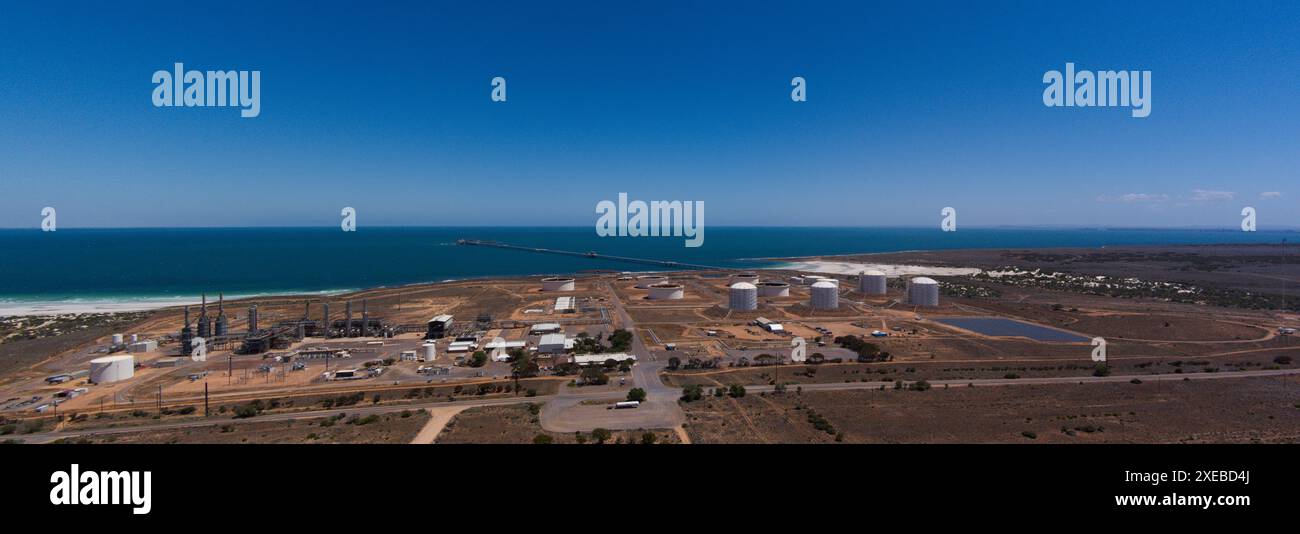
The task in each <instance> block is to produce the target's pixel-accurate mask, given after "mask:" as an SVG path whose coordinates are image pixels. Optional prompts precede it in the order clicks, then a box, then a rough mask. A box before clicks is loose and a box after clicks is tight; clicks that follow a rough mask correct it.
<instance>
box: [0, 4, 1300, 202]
mask: <svg viewBox="0 0 1300 534" xmlns="http://www.w3.org/2000/svg"><path fill="white" fill-rule="evenodd" d="M655 4H657V3H651V2H647V3H642V2H597V1H592V2H565V1H555V2H511V1H504V2H456V3H446V4H442V3H438V2H409V3H392V2H376V1H370V2H346V3H345V2H312V3H307V2H302V3H295V4H288V3H280V2H242V1H227V2H177V1H169V2H131V1H127V2H86V3H81V2H21V3H16V2H6V5H5V7H4V9H3V15H2V16H0V193H3V194H0V227H36V226H38V225H39V222H40V211H41V208H42V207H44V206H54V207H56V208H57V209H58V211H59V223H60V225H61V226H63V227H83V226H90V227H100V226H259V225H296V226H302V225H311V226H316V225H321V226H324V225H336V224H337V223H338V219H339V210H340V209H341V208H342V207H343V206H353V207H355V208H356V209H357V210H358V212H359V217H358V220H359V222H360V223H361V224H362V225H367V224H370V225H381V224H382V225H584V226H585V225H592V224H594V222H595V219H596V214H595V212H594V209H595V204H596V203H597V202H598V201H600V200H603V199H614V198H616V195H617V194H618V193H619V192H620V191H626V192H628V193H629V195H630V196H631V197H632V198H634V199H644V200H653V199H677V200H703V201H705V205H706V222H707V223H708V224H713V225H844V226H875V225H889V226H896V225H925V226H930V225H937V224H938V220H939V210H940V209H941V208H942V207H944V206H954V207H957V208H958V212H959V221H960V223H961V224H965V225H980V226H982V225H1093V226H1157V227H1159V226H1216V227H1230V226H1235V225H1236V224H1237V221H1238V220H1239V218H1240V217H1239V216H1238V213H1239V212H1240V211H1241V208H1242V207H1243V206H1248V205H1249V206H1255V207H1256V208H1257V209H1258V210H1259V220H1260V226H1261V227H1270V226H1300V188H1298V187H1296V186H1297V184H1300V59H1298V58H1300V30H1297V28H1300V7H1298V6H1297V4H1296V3H1294V2H1213V3H1209V2H1204V3H1202V2H1167V3H1166V2H1105V1H1092V2H1084V3H1079V2H1069V3H1066V2H1041V1H1027V2H998V1H988V2H964V1H963V2H890V3H872V2H844V3H838V2H836V3H832V2H816V1H811V2H810V1H796V2H782V3H765V2H736V3H730V2H697V3H686V2H671V1H669V2H664V4H665V5H663V6H660V5H655ZM177 61H180V62H183V63H185V65H186V66H187V68H195V69H200V70H209V69H211V70H218V69H219V70H227V69H246V70H261V71H262V112H261V116H260V117H257V118H253V119H243V118H240V117H239V113H238V111H237V110H234V109H226V108H215V109H214V108H207V109H203V108H189V109H186V108H155V107H153V106H152V104H151V98H150V96H151V93H152V90H153V84H152V83H151V81H150V77H151V75H152V73H153V72H154V71H156V70H160V69H165V70H169V69H170V68H171V65H172V64H173V63H174V62H177ZM1067 61H1073V62H1075V63H1076V64H1078V65H1079V68H1081V69H1090V70H1109V69H1140V70H1151V71H1152V77H1153V88H1152V113H1151V116H1150V117H1149V118H1146V119H1135V118H1131V117H1130V116H1129V113H1128V111H1127V110H1121V109H1105V108H1094V109H1062V108H1055V109H1052V108H1047V107H1045V106H1044V105H1043V104H1042V92H1043V87H1044V85H1043V83H1042V81H1041V79H1042V76H1043V73H1044V72H1045V71H1047V70H1051V69H1058V70H1059V69H1063V68H1064V65H1065V62H1067ZM494 76H504V77H506V79H507V81H508V97H509V101H508V102H506V103H493V102H491V101H490V99H489V92H490V89H491V87H490V85H489V82H490V80H491V79H492V77H494ZM793 76H803V77H805V78H806V79H807V80H808V102H805V103H794V102H791V101H790V98H789V92H790V79H791V77H793ZM1264 193H1278V194H1279V195H1273V194H1270V195H1263V194H1264Z"/></svg>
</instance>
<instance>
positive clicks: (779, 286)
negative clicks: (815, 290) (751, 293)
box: [758, 282, 790, 297]
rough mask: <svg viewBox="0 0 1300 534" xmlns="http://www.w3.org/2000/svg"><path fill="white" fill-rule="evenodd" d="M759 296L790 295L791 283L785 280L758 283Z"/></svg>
mask: <svg viewBox="0 0 1300 534" xmlns="http://www.w3.org/2000/svg"><path fill="white" fill-rule="evenodd" d="M758 296H760V297H788V296H790V284H787V283H785V282H763V283H761V284H758Z"/></svg>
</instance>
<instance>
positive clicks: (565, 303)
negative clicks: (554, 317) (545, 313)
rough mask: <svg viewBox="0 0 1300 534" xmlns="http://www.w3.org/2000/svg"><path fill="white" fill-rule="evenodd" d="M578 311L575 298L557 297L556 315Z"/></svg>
mask: <svg viewBox="0 0 1300 534" xmlns="http://www.w3.org/2000/svg"><path fill="white" fill-rule="evenodd" d="M576 309H577V306H576V305H575V304H574V299H573V297H556V299H555V313H573V311H574V310H576Z"/></svg>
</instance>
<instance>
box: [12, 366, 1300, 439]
mask: <svg viewBox="0 0 1300 534" xmlns="http://www.w3.org/2000/svg"><path fill="white" fill-rule="evenodd" d="M646 363H650V364H652V365H647V366H645V368H644V369H645V370H644V371H642V372H643V373H650V374H651V375H654V374H655V373H657V370H656V371H653V372H652V371H651V368H652V367H653V364H654V363H656V362H646ZM660 365H662V364H660ZM638 367H641V365H640V364H638V365H636V366H633V369H636V368H638ZM660 368H662V367H660ZM1297 374H1300V369H1273V370H1263V371H1236V372H1230V371H1220V372H1216V373H1181V374H1163V375H1116V376H1104V377H1097V376H1079V377H1043V378H1017V379H1005V378H990V379H980V380H935V381H931V382H930V385H931V386H939V387H942V386H944V385H948V386H949V387H965V386H970V387H996V386H1023V385H1052V384H1091V383H1113V382H1129V381H1131V380H1133V379H1138V380H1142V381H1143V382H1158V381H1181V380H1219V379H1230V378H1251V377H1269V376H1287V375H1297ZM654 382H655V383H657V384H658V388H657V391H658V392H659V393H658V394H659V395H663V394H664V393H665V392H671V393H672V395H673V399H672V403H673V407H675V408H677V404H676V395H677V392H676V390H673V389H671V388H668V387H666V386H664V385H663V383H662V382H659V381H658V380H657V379H655V380H654ZM910 383H911V382H905V384H910ZM893 384H894V383H893V382H842V383H841V382H837V383H826V384H801V385H799V386H798V387H799V388H801V389H803V390H804V391H841V390H852V389H880V387H881V386H885V387H886V388H889V387H893ZM745 389H746V390H747V391H748V392H754V393H758V392H768V391H772V390H773V389H775V387H774V386H747V387H746V388H745ZM647 393H648V391H647ZM609 397H610V392H608V391H600V392H590V393H583V392H576V393H565V394H562V395H539V396H536V397H524V396H520V397H506V398H496V399H472V400H462V401H454V402H448V401H431V402H415V403H410V404H399V405H375V406H351V407H348V408H341V409H330V410H313V411H304V412H291V413H278V414H270V415H259V416H257V417H250V418H247V419H233V418H221V419H216V420H214V419H198V420H191V421H183V422H175V423H156V424H142V425H133V426H124V427H113V428H87V429H76V430H63V431H56V432H42V433H35V434H26V435H17V436H14V437H16V438H19V439H22V440H23V441H24V442H27V443H46V442H50V441H54V440H57V439H61V438H75V437H79V436H88V435H97V436H100V435H111V434H122V433H129V432H138V431H145V430H171V429H177V428H195V427H203V426H215V425H225V424H243V423H255V422H262V421H291V420H296V419H312V418H318V417H330V416H335V415H338V414H348V415H361V416H365V415H371V414H383V413H391V412H400V411H402V410H419V409H424V408H435V407H440V406H465V407H469V408H472V407H477V406H500V405H508V404H520V403H527V402H546V403H547V404H548V405H549V404H551V403H552V402H555V401H557V400H561V401H566V402H567V401H571V400H575V399H576V401H577V403H580V402H581V401H583V400H599V399H604V398H609ZM656 400H658V399H656ZM575 404H576V403H575ZM596 410H599V413H600V415H606V414H610V413H614V414H617V415H611V416H609V417H611V418H612V419H610V420H609V421H607V422H606V423H604V424H601V425H594V426H592V428H595V427H596V426H603V427H604V428H608V429H610V430H615V429H621V428H633V429H636V428H646V429H650V428H656V429H658V428H673V427H675V426H677V424H680V422H678V423H677V424H668V423H672V422H673V421H670V420H667V419H664V420H663V423H662V424H655V423H656V422H657V421H659V420H658V419H656V418H657V417H662V415H660V412H656V411H653V410H647V411H646V412H641V411H640V410H641V408H636V409H629V410H606V409H605V408H604V407H603V406H602V407H596ZM559 412H560V413H559V417H560V419H559V428H566V427H564V426H563V425H565V424H568V422H567V421H568V420H567V418H568V417H573V416H574V415H582V414H585V412H576V413H573V414H571V413H568V411H567V410H560V411H559ZM543 413H545V409H543ZM640 413H647V416H644V418H642V417H626V416H625V415H624V414H629V415H631V414H640ZM676 413H677V414H680V413H681V411H680V408H677V412H676ZM553 422H554V421H553ZM627 425H634V426H627ZM584 426H590V425H584ZM543 428H546V425H545V423H544V424H543ZM548 430H549V429H548ZM558 431H559V432H572V430H558Z"/></svg>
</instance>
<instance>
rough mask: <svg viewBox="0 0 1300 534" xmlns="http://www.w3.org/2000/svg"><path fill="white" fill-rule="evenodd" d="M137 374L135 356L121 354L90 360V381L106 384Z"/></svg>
mask: <svg viewBox="0 0 1300 534" xmlns="http://www.w3.org/2000/svg"><path fill="white" fill-rule="evenodd" d="M132 376H135V356H132V355H130V354H121V355H117V356H104V357H102V358H95V359H93V360H90V381H91V382H92V383H95V384H106V383H109V382H117V381H118V380H126V379H128V378H131V377H132Z"/></svg>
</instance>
